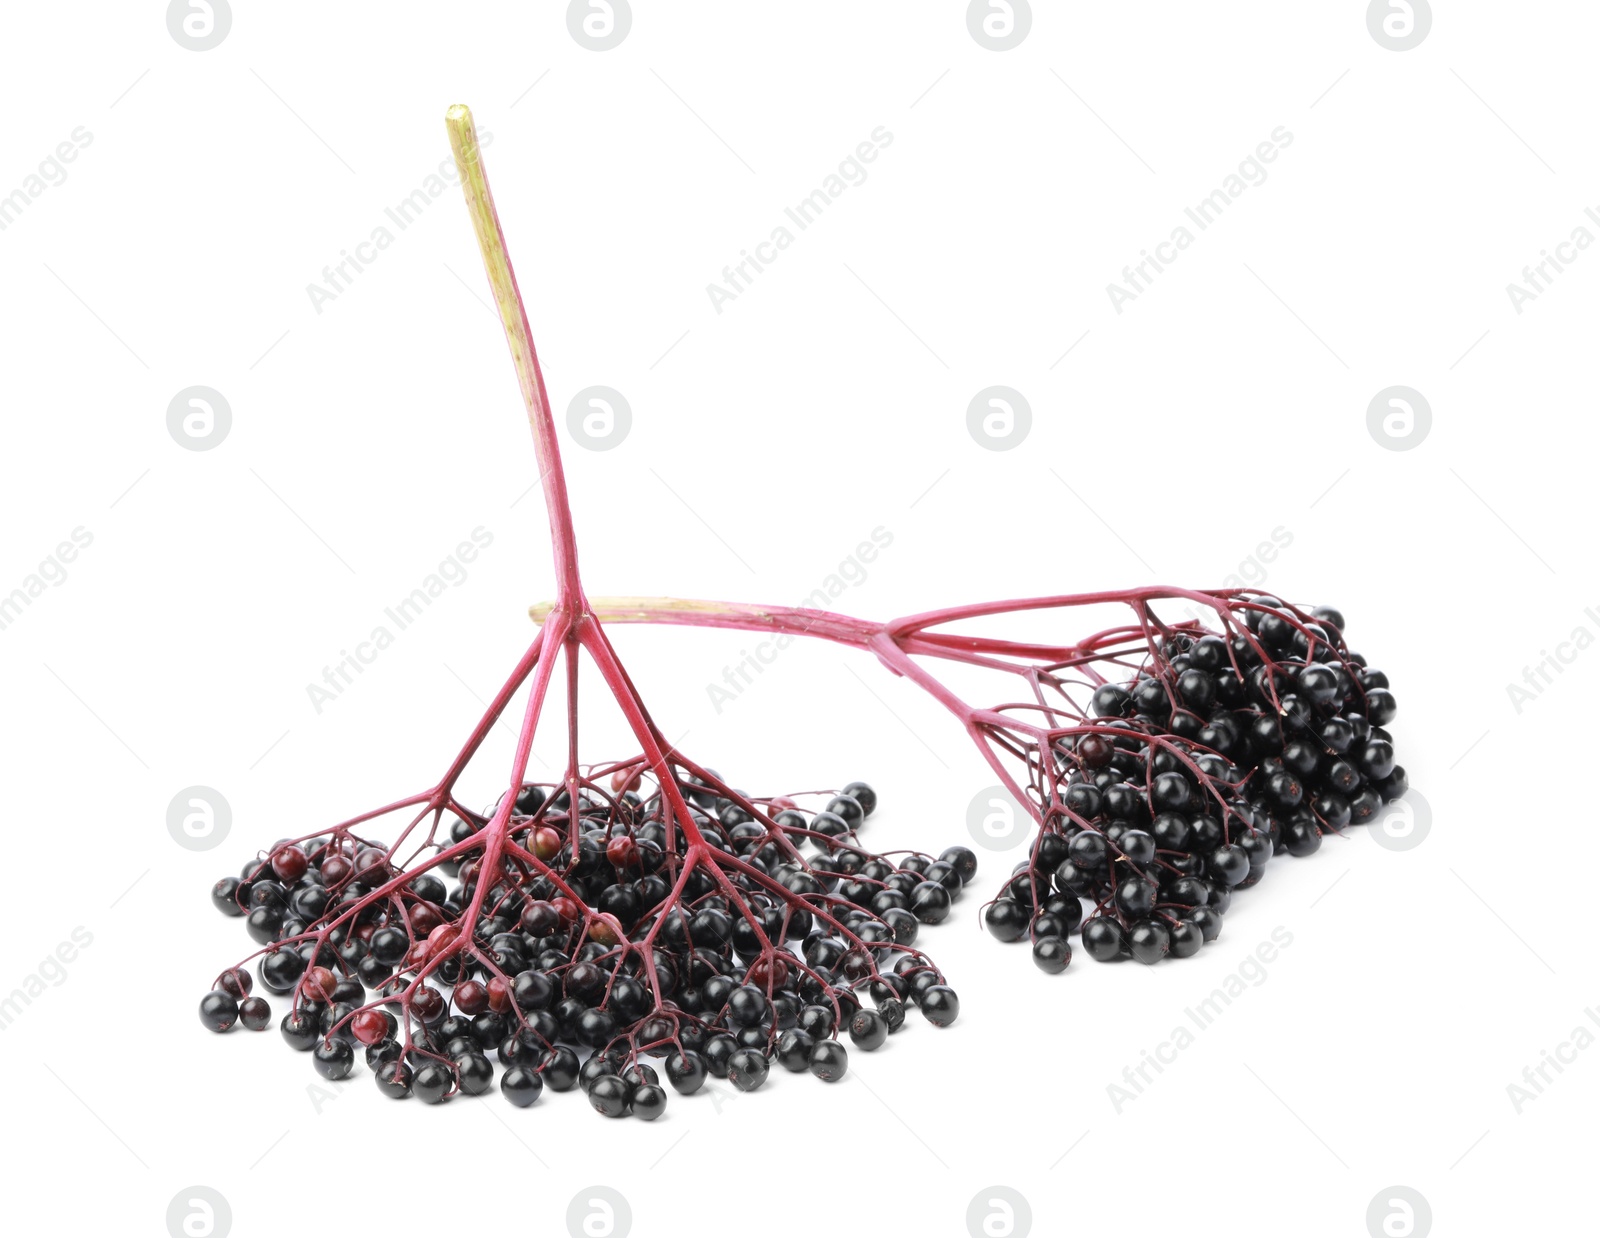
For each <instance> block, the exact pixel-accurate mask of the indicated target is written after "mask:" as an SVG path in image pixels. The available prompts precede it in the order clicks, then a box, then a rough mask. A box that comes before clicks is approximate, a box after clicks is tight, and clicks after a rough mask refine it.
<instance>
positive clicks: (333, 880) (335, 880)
mask: <svg viewBox="0 0 1600 1238" xmlns="http://www.w3.org/2000/svg"><path fill="white" fill-rule="evenodd" d="M355 871H356V870H355V866H354V865H353V864H351V863H350V861H349V860H347V859H346V858H345V857H344V856H342V855H330V856H328V857H327V858H326V859H324V860H323V861H322V883H323V884H324V885H326V886H329V887H330V888H331V887H333V886H336V885H338V884H339V883H340V882H341V881H344V880H345V879H346V878H348V877H349V876H350V874H351V873H353V872H355Z"/></svg>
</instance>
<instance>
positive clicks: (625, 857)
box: [606, 834, 639, 868]
mask: <svg viewBox="0 0 1600 1238" xmlns="http://www.w3.org/2000/svg"><path fill="white" fill-rule="evenodd" d="M606 859H608V860H610V861H611V867H613V868H632V867H633V866H634V865H635V864H637V863H638V862H639V844H638V843H636V842H634V841H633V839H631V838H629V837H628V836H627V835H626V834H619V835H618V836H617V837H615V838H613V839H612V840H611V841H610V842H608V843H607V844H606Z"/></svg>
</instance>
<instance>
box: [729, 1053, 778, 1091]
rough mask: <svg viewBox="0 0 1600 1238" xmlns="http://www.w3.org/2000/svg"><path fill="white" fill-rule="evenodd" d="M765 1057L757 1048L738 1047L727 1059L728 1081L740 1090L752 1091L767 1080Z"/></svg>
mask: <svg viewBox="0 0 1600 1238" xmlns="http://www.w3.org/2000/svg"><path fill="white" fill-rule="evenodd" d="M767 1071H768V1067H767V1059H766V1057H765V1056H763V1054H762V1053H761V1051H760V1050H759V1049H739V1050H737V1051H736V1052H735V1053H734V1054H733V1056H732V1057H730V1058H729V1059H728V1082H729V1083H731V1084H733V1086H734V1087H736V1088H738V1089H739V1090H740V1091H741V1092H754V1091H755V1090H756V1089H757V1088H759V1087H760V1086H761V1085H762V1084H763V1083H765V1082H766V1081H767Z"/></svg>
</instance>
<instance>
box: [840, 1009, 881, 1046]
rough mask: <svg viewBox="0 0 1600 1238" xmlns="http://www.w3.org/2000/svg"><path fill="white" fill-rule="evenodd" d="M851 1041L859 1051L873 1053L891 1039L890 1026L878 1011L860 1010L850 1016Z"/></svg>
mask: <svg viewBox="0 0 1600 1238" xmlns="http://www.w3.org/2000/svg"><path fill="white" fill-rule="evenodd" d="M849 1026H850V1040H851V1042H852V1043H853V1044H854V1045H855V1046H856V1048H858V1049H865V1050H867V1051H868V1052H871V1051H872V1050H873V1049H876V1048H879V1047H880V1046H881V1045H882V1044H883V1042H884V1041H885V1040H887V1039H888V1038H889V1024H888V1023H887V1022H886V1021H885V1020H884V1017H883V1016H882V1015H881V1014H879V1013H878V1012H877V1011H876V1010H858V1011H856V1012H855V1014H853V1015H851V1016H850V1025H849Z"/></svg>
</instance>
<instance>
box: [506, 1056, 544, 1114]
mask: <svg viewBox="0 0 1600 1238" xmlns="http://www.w3.org/2000/svg"><path fill="white" fill-rule="evenodd" d="M543 1091H544V1079H543V1078H541V1077H540V1075H539V1072H538V1071H536V1070H534V1069H533V1068H532V1067H529V1066H513V1067H511V1068H510V1069H509V1070H507V1071H506V1072H505V1074H503V1075H501V1076H500V1094H501V1095H502V1096H504V1097H505V1098H506V1099H507V1100H508V1101H510V1102H511V1103H512V1104H513V1105H515V1106H516V1107H517V1108H518V1109H526V1108H527V1107H528V1106H529V1105H531V1104H533V1102H534V1101H536V1100H538V1099H539V1094H540V1093H541V1092H543Z"/></svg>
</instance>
